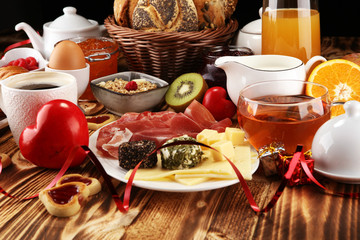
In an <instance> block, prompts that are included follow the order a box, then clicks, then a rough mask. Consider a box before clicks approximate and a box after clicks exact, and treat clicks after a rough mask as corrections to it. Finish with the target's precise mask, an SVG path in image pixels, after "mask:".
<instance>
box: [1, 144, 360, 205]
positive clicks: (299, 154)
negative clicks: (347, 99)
mask: <svg viewBox="0 0 360 240" xmlns="http://www.w3.org/2000/svg"><path fill="white" fill-rule="evenodd" d="M181 144H188V145H200V146H203V147H207V148H210V149H212V150H214V151H217V152H219V151H218V150H216V149H214V148H212V147H210V146H208V145H206V144H203V143H198V142H192V141H178V142H172V143H169V144H165V145H163V146H161V147H159V148H158V149H155V150H154V151H153V152H151V153H149V154H148V155H147V156H150V155H151V154H154V153H156V152H157V151H158V150H160V149H162V148H166V147H170V146H175V145H181ZM79 147H80V146H76V147H74V148H73V149H72V151H71V152H70V154H69V156H68V158H67V159H66V161H65V163H64V165H63V167H62V168H61V169H60V171H59V173H58V174H57V175H56V176H55V178H54V179H53V180H52V181H51V183H50V184H49V185H48V186H47V187H46V188H45V189H49V188H51V187H53V186H54V185H55V184H56V182H57V181H58V180H59V179H60V178H61V177H62V176H63V174H64V173H65V172H66V170H67V169H68V168H69V166H70V164H71V162H72V160H73V158H74V157H75V153H76V151H77V150H78V148H79ZM81 148H82V149H83V150H84V151H85V153H86V154H87V155H88V156H89V158H90V160H91V161H92V162H93V164H94V165H95V166H96V168H97V169H98V171H99V172H100V173H101V175H102V176H103V178H104V181H105V183H106V185H107V186H108V188H109V190H110V193H111V196H112V198H113V200H114V201H115V203H116V206H117V208H118V209H119V211H121V212H127V211H128V210H129V205H130V195H131V189H132V183H133V181H134V177H135V174H136V171H137V170H138V168H139V166H140V164H141V163H142V161H143V160H142V161H140V162H139V163H138V165H137V166H136V167H135V168H134V170H133V171H132V173H131V175H130V177H129V179H128V182H127V184H126V188H125V192H124V197H123V202H122V201H121V199H120V196H119V195H118V194H117V192H116V189H115V187H114V185H113V184H112V182H111V179H110V177H109V175H107V174H106V172H105V169H104V168H103V166H102V165H101V163H100V162H99V160H98V159H97V157H96V156H95V154H94V153H93V152H92V151H91V150H90V149H89V147H87V146H81ZM224 157H225V158H226V160H227V161H228V162H229V164H230V165H231V167H232V168H233V169H234V171H235V173H236V176H237V177H238V179H239V181H240V184H241V186H242V188H243V190H244V193H245V196H246V198H247V199H248V202H249V204H250V207H251V208H252V209H253V210H254V211H255V212H268V211H270V209H272V208H273V207H274V206H275V204H276V202H277V201H278V199H279V198H280V196H281V194H282V193H283V191H284V188H285V186H286V185H287V183H288V181H289V179H290V178H291V176H292V175H293V173H294V170H295V168H296V165H297V164H298V162H299V161H300V163H301V166H302V168H303V170H304V171H305V174H306V175H307V176H308V177H309V178H310V179H311V180H312V181H313V183H315V184H316V185H317V186H319V187H321V188H322V189H323V190H325V191H326V192H327V193H329V194H332V195H340V196H344V197H350V198H359V197H360V193H341V192H331V191H330V190H328V189H327V188H326V187H324V186H323V185H322V184H321V183H319V182H318V181H317V180H316V179H315V177H314V176H313V175H312V173H311V171H310V169H309V168H308V166H307V164H306V160H305V156H304V152H303V147H302V146H301V145H299V146H298V147H297V149H296V152H295V154H294V155H293V157H292V159H291V161H290V165H289V169H288V171H287V172H286V173H285V174H284V177H283V179H282V181H281V183H280V185H279V187H278V189H277V190H276V192H275V194H274V196H273V197H272V198H271V200H270V201H269V203H268V204H267V205H266V206H265V208H262V209H261V208H260V207H259V206H258V205H257V204H256V202H255V199H254V197H253V195H252V194H251V191H250V189H249V187H248V185H247V183H246V181H245V179H244V178H243V176H242V174H241V173H240V171H239V169H238V168H237V167H236V166H235V164H234V163H233V162H232V161H231V160H230V159H228V158H227V157H226V156H225V155H224ZM144 159H145V158H144ZM1 172H2V164H1V161H0V174H1ZM0 192H1V193H2V194H4V195H5V196H7V197H11V198H16V199H20V200H29V199H32V198H35V197H37V196H38V195H39V194H38V193H37V194H34V195H32V196H30V197H26V198H19V197H16V196H13V195H11V194H9V193H7V192H6V191H5V190H4V189H3V188H2V187H0Z"/></svg>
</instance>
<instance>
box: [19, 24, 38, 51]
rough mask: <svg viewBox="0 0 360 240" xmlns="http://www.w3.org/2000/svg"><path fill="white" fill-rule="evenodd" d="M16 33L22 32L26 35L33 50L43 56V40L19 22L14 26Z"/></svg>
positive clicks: (28, 26)
mask: <svg viewBox="0 0 360 240" xmlns="http://www.w3.org/2000/svg"><path fill="white" fill-rule="evenodd" d="M15 30H16V31H20V30H24V31H25V33H26V34H27V35H28V37H29V39H30V41H31V44H32V45H33V47H34V49H36V50H38V51H39V52H41V54H42V55H43V56H44V39H43V38H42V37H41V36H40V35H39V34H38V33H37V32H36V31H35V30H34V29H33V28H32V27H31V26H30V25H29V24H27V23H25V22H21V23H18V24H17V25H16V26H15Z"/></svg>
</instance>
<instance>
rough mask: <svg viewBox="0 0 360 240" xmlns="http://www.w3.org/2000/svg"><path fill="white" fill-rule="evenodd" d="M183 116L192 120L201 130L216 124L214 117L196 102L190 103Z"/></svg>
mask: <svg viewBox="0 0 360 240" xmlns="http://www.w3.org/2000/svg"><path fill="white" fill-rule="evenodd" d="M184 114H185V115H186V116H188V117H189V118H191V119H193V120H194V121H195V122H197V123H198V124H199V125H200V126H202V127H203V128H210V127H211V126H212V125H213V124H214V123H216V120H215V118H214V116H213V115H212V114H211V113H210V112H209V110H207V108H206V107H205V106H204V105H202V104H201V103H199V102H198V101H196V100H194V101H192V102H191V103H190V105H189V106H188V107H187V108H186V109H185V112H184Z"/></svg>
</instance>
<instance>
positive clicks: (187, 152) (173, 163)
mask: <svg viewBox="0 0 360 240" xmlns="http://www.w3.org/2000/svg"><path fill="white" fill-rule="evenodd" d="M178 141H194V142H196V140H195V139H194V138H192V137H189V136H187V135H184V136H181V137H176V138H173V139H170V140H168V141H166V142H165V143H164V144H167V143H172V142H178ZM160 155H161V165H162V167H163V168H165V169H169V170H178V169H188V168H192V167H195V166H196V165H198V164H199V163H200V162H201V157H202V155H203V152H202V151H201V148H200V146H199V145H190V144H181V145H180V144H179V145H176V146H171V147H167V148H163V149H161V150H160Z"/></svg>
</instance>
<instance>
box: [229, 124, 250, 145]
mask: <svg viewBox="0 0 360 240" xmlns="http://www.w3.org/2000/svg"><path fill="white" fill-rule="evenodd" d="M225 135H226V139H227V140H229V141H231V142H232V143H233V145H234V146H238V145H242V144H244V139H245V132H244V131H243V130H241V129H240V128H232V127H227V128H226V129H225Z"/></svg>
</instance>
